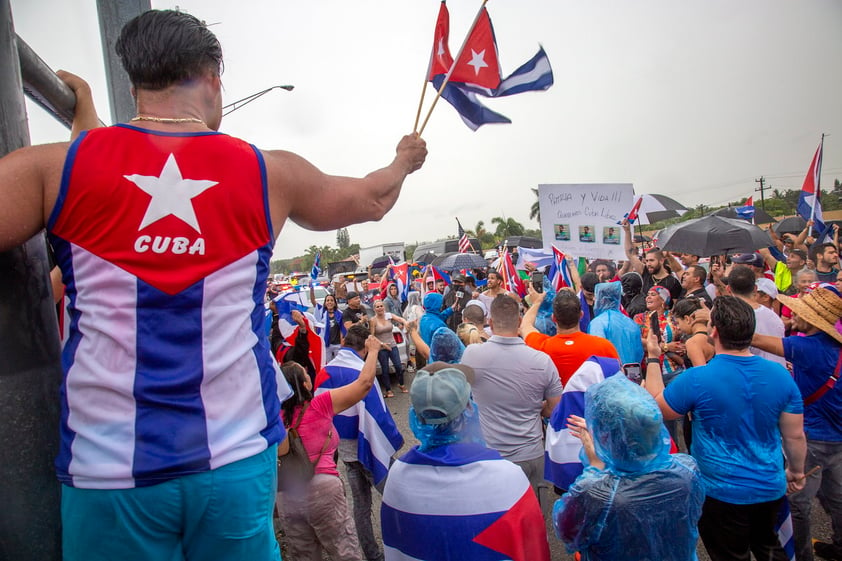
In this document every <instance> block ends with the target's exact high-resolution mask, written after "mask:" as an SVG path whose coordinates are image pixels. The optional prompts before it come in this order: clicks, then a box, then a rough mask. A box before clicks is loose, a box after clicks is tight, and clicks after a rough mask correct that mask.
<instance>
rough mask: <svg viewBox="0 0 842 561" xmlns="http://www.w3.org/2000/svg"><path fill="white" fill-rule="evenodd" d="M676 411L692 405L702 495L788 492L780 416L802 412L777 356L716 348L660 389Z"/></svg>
mask: <svg viewBox="0 0 842 561" xmlns="http://www.w3.org/2000/svg"><path fill="white" fill-rule="evenodd" d="M664 400H665V401H666V402H667V405H669V406H670V407H671V408H672V409H673V410H674V411H675V412H676V413H682V414H683V413H687V412H688V411H692V412H693V444H692V447H691V450H690V452H691V453H692V455H693V457H694V458H695V459H696V461H697V462H698V464H699V470H700V471H701V472H702V479H703V480H704V482H705V491H706V494H707V496H709V497H713V498H714V499H717V500H720V501H724V502H727V503H732V504H755V503H761V502H766V501H773V500H776V499H779V498H780V497H782V496H783V495H784V493H785V492H786V476H785V474H784V457H783V451H782V448H781V431H780V428H779V425H778V423H779V419H780V416H781V413H794V414H800V413H802V411H803V403H802V401H801V394H800V393H799V391H798V386H796V385H795V382H794V381H793V379H792V376H790V375H789V372H787V370H786V369H785V368H784V367H783V366H781V365H780V364H777V363H774V362H771V361H769V360H766V359H764V358H761V357H759V356H746V357H744V356H733V355H716V356H715V357H714V358H713V359H712V360H711V361H710V362H709V363H708V364H707V366H699V367H696V368H690V369H688V370H687V371H685V372H683V373H681V374H679V375H678V377H677V378H675V379H674V380H673V381H672V383H671V384H670V385H669V386H668V387H667V388H666V389H665V390H664Z"/></svg>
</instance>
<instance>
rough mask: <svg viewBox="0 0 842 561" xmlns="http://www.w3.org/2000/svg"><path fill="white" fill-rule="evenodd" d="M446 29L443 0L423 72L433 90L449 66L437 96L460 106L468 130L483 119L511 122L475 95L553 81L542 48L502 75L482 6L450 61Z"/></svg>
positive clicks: (513, 91)
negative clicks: (424, 71) (425, 70)
mask: <svg viewBox="0 0 842 561" xmlns="http://www.w3.org/2000/svg"><path fill="white" fill-rule="evenodd" d="M449 34H450V14H449V12H448V11H447V5H446V4H445V3H444V2H442V3H441V5H440V7H439V15H438V18H437V20H436V27H435V33H434V37H433V51H432V54H431V56H430V65H429V71H428V74H427V76H428V79H429V80H430V81H431V82H432V83H433V85H434V86H435V88H436V90H439V89H440V88H441V85H442V83H444V80H445V77H446V76H447V74H448V72H449V71H450V70H451V68H452V70H453V71H452V73H451V75H450V80H449V81H448V83H447V85H446V86H445V88H444V91H442V97H443V98H444V99H446V100H447V101H448V103H450V104H451V105H452V106H453V107H454V108H455V109H456V111H458V112H459V115H460V116H461V117H462V120H463V121H464V122H465V124H466V125H468V127H470V128H471V130H477V129H478V128H479V127H480V126H482V125H484V124H488V123H511V121H510V120H509V119H508V118H507V117H505V116H503V115H501V114H499V113H495V112H494V111H491V110H490V109H488V108H487V107H485V106H484V105H483V104H482V103H480V102H479V99H478V98H477V95H482V96H485V97H503V96H509V95H514V94H518V93H522V92H526V91H541V90H546V89H548V88H549V87H550V86H552V84H553V72H552V68H551V67H550V61H549V59H548V58H547V55H546V53H545V52H544V49H543V48H540V49H539V50H538V53H537V54H536V55H535V56H534V57H532V59H530V60H529V61H527V62H526V63H524V64H523V65H521V66H520V68H518V69H517V70H515V71H514V72H513V73H512V74H511V75H510V76H509V77H508V78H505V79H501V75H502V74H501V71H500V63H499V60H498V57H497V41H496V39H495V37H494V29H493V28H492V26H491V18H490V17H489V16H488V11H487V10H486V9H485V8H484V7H483V8H482V9H481V11H480V14H479V16H478V17H477V21H476V24H475V25H474V27H473V29H471V32H470V34H469V36H468V39H467V41H466V42H465V47H464V49H463V50H462V53H461V55H460V56H459V60H458V61H456V64H455V65H454V64H453V57H452V56H451V54H450V49H449V46H448V41H449Z"/></svg>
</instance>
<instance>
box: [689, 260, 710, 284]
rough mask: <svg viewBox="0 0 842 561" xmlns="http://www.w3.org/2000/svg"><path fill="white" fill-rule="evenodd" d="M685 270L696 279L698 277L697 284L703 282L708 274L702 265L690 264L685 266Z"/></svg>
mask: <svg viewBox="0 0 842 561" xmlns="http://www.w3.org/2000/svg"><path fill="white" fill-rule="evenodd" d="M687 271H688V272H689V273H690V274H691V275H693V276H694V277H696V279H698V281H699V284H701V285H704V284H705V279H706V278H707V276H708V272H707V270H706V269H705V268H704V267H702V266H701V265H690V266H689V267H687Z"/></svg>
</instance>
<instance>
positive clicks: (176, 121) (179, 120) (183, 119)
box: [132, 115, 205, 125]
mask: <svg viewBox="0 0 842 561" xmlns="http://www.w3.org/2000/svg"><path fill="white" fill-rule="evenodd" d="M134 121H152V122H153V123H172V124H179V123H199V124H200V125H204V124H205V122H204V121H203V120H201V119H199V118H197V117H153V116H152V115H137V116H136V117H132V122H134Z"/></svg>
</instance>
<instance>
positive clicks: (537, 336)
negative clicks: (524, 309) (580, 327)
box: [524, 331, 620, 385]
mask: <svg viewBox="0 0 842 561" xmlns="http://www.w3.org/2000/svg"><path fill="white" fill-rule="evenodd" d="M524 341H526V344H527V345H529V346H530V347H532V348H533V349H537V350H539V351H542V352H544V353H546V354H548V355H549V356H550V358H551V359H552V361H553V363H554V364H555V366H556V368H557V369H558V375H559V377H560V378H561V383H562V384H563V385H564V384H567V380H569V379H570V377H571V376H572V375H573V373H574V372H576V370H578V369H579V367H580V366H582V363H583V362H585V361H586V360H587V359H589V358H590V357H592V356H606V357H613V358H616V359H617V360H619V359H620V355H618V354H617V349H615V348H614V345H612V344H611V341H609V340H608V339H603V338H602V337H597V336H595V335H588V334H587V333H582V332H581V331H577V332H576V333H571V334H570V335H554V336H552V337H550V336H549V335H544V334H543V333H539V332H537V331H534V332H532V333H530V334H529V335H527V336H526V339H524Z"/></svg>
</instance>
